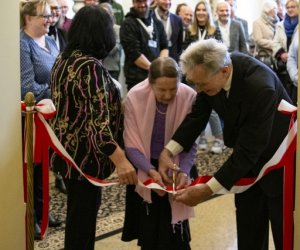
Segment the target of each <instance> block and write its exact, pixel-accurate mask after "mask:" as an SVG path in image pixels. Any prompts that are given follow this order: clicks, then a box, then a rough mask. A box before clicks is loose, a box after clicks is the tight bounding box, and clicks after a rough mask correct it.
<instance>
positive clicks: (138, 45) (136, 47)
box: [120, 8, 168, 88]
mask: <svg viewBox="0 0 300 250" xmlns="http://www.w3.org/2000/svg"><path fill="white" fill-rule="evenodd" d="M137 17H138V16H137V13H136V11H135V10H134V9H133V8H131V9H130V12H129V13H127V14H126V16H125V20H124V21H123V23H122V25H121V29H120V41H121V44H122V47H123V49H124V52H125V65H124V74H125V77H126V84H127V85H128V86H129V85H130V86H129V87H130V88H131V87H133V86H134V85H135V84H137V83H139V82H141V81H143V80H144V79H145V78H147V77H148V71H147V70H145V69H142V68H139V67H138V66H137V65H136V64H135V63H134V61H135V60H136V59H137V58H139V57H140V56H141V55H144V56H145V57H146V58H147V59H148V60H149V61H150V62H152V61H153V60H154V59H155V58H157V57H159V54H160V51H161V50H163V49H167V48H168V44H167V38H166V34H165V31H164V27H163V25H162V24H161V23H160V22H159V21H158V20H156V19H153V18H152V14H151V13H150V15H149V18H147V19H141V20H142V22H143V23H144V24H145V25H146V26H149V25H150V24H151V20H153V38H152V40H153V41H155V42H156V45H157V46H156V48H155V47H151V46H149V40H151V39H150V36H149V34H148V33H147V32H146V30H145V29H144V28H143V27H142V25H141V24H140V23H139V22H138V20H137Z"/></svg>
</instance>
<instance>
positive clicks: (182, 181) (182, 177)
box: [176, 172, 189, 189]
mask: <svg viewBox="0 0 300 250" xmlns="http://www.w3.org/2000/svg"><path fill="white" fill-rule="evenodd" d="M188 184H189V178H188V175H187V174H186V173H183V172H178V173H177V178H176V189H181V188H184V187H186V186H187V185H188Z"/></svg>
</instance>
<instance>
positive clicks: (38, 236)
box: [34, 223, 42, 240]
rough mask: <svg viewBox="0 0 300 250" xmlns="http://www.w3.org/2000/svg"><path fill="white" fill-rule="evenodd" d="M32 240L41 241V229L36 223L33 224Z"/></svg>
mask: <svg viewBox="0 0 300 250" xmlns="http://www.w3.org/2000/svg"><path fill="white" fill-rule="evenodd" d="M34 239H35V240H42V236H41V228H40V225H39V224H38V223H34Z"/></svg>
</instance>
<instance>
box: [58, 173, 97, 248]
mask: <svg viewBox="0 0 300 250" xmlns="http://www.w3.org/2000/svg"><path fill="white" fill-rule="evenodd" d="M65 183H66V187H67V191H68V200H67V218H66V228H65V248H64V249H65V250H93V249H94V245H95V234H96V220H97V214H98V210H99V208H100V205H101V193H102V192H101V188H100V187H96V186H94V185H92V184H91V183H89V182H88V181H87V180H81V181H79V180H75V179H65Z"/></svg>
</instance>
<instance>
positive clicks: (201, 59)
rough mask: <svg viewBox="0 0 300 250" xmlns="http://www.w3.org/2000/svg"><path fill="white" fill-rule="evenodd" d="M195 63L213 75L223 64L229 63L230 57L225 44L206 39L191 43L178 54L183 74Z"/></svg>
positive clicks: (193, 66) (194, 65) (192, 67)
mask: <svg viewBox="0 0 300 250" xmlns="http://www.w3.org/2000/svg"><path fill="white" fill-rule="evenodd" d="M197 65H202V66H203V68H204V69H205V70H206V71H207V72H208V73H209V74H210V75H213V74H215V73H216V72H218V71H219V70H220V69H221V68H223V67H224V66H229V65H231V59H230V55H229V52H228V51H227V47H226V45H225V44H223V43H221V42H219V41H217V40H215V39H207V40H202V41H198V42H195V43H192V44H191V45H190V46H189V47H188V48H187V49H186V50H185V51H184V52H183V53H182V54H181V56H180V67H181V70H182V72H183V74H186V73H187V72H190V71H191V70H193V69H194V68H195V67H196V66H197Z"/></svg>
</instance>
